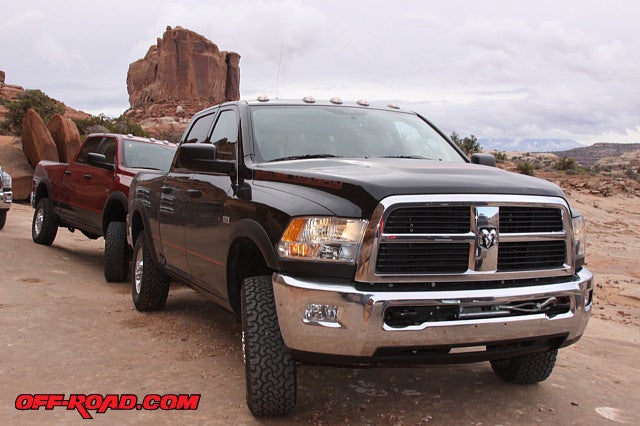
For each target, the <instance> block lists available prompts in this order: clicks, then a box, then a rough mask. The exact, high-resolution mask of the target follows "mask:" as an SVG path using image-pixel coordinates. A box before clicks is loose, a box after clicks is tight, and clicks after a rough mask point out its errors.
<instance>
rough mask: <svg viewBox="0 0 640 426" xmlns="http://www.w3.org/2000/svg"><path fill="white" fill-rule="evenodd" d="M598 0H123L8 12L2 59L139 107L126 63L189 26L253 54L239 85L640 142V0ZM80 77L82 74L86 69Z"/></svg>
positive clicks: (87, 94) (1, 24)
mask: <svg viewBox="0 0 640 426" xmlns="http://www.w3.org/2000/svg"><path fill="white" fill-rule="evenodd" d="M615 6H616V7H612V6H611V5H608V4H605V3H603V2H601V1H596V0H582V1H578V0H571V1H566V2H556V1H551V0H540V1H537V2H528V3H522V2H511V1H506V0H493V1H486V2H468V1H462V0H450V1H449V2H447V3H446V4H443V3H442V2H436V1H431V0H405V1H403V2H400V3H398V2H396V3H391V2H388V1H383V0H370V1H364V0H358V1H349V2H345V1H340V0H325V1H322V2H317V1H312V0H258V1H250V0H236V1H234V2H228V1H222V0H212V1H209V2H201V1H196V0H183V1H180V2H178V1H175V0H173V1H163V0H158V1H151V0H143V1H139V2H130V1H124V0H112V1H111V2H110V3H109V5H108V7H102V8H100V9H98V8H97V7H96V6H95V5H94V4H92V3H90V2H84V3H78V4H77V5H76V6H75V7H74V8H73V9H72V10H70V9H68V8H67V9H65V10H61V9H60V8H58V7H56V6H55V5H54V4H52V3H50V2H44V1H38V0H24V1H23V2H21V3H15V2H14V3H13V4H12V11H11V12H10V13H9V14H7V15H3V16H0V51H2V52H3V54H2V60H3V62H2V63H0V68H2V69H4V70H6V71H7V80H8V81H11V82H12V83H13V82H15V83H16V84H23V85H25V86H26V87H33V88H35V87H37V88H42V89H43V90H45V91H47V93H49V94H50V95H52V96H61V97H63V98H62V100H63V101H64V102H65V103H67V104H69V105H71V106H74V107H76V108H81V109H83V108H84V109H87V110H91V111H99V110H100V108H101V105H103V108H105V110H106V109H109V110H110V111H113V110H114V108H117V106H118V105H119V106H120V108H121V111H124V109H126V108H127V106H128V103H127V93H126V83H125V79H126V72H127V67H128V65H129V63H131V62H133V61H135V60H137V59H140V58H142V57H143V56H144V55H145V53H146V52H147V50H148V48H149V46H150V45H151V44H154V43H155V42H156V38H157V37H161V36H162V33H163V32H164V30H165V27H166V26H167V25H170V26H178V25H180V26H182V27H184V28H188V29H190V30H193V31H196V32H198V33H200V34H202V35H204V36H205V37H207V38H209V39H211V40H212V41H214V42H215V43H216V44H217V45H218V46H219V47H220V49H222V50H231V51H236V52H238V53H240V54H241V56H242V59H241V61H240V67H241V96H243V97H246V98H253V97H254V96H255V95H257V94H258V93H267V94H268V95H270V96H271V97H275V95H276V75H277V73H278V70H277V67H278V62H279V57H280V51H281V48H282V47H283V46H284V48H283V50H282V52H283V54H282V64H281V69H280V80H279V84H278V86H279V87H278V92H279V95H280V97H294V98H299V97H302V96H303V95H307V94H311V95H314V96H315V97H316V98H328V97H331V96H335V95H337V96H341V97H342V98H343V99H356V98H368V99H369V100H372V101H375V100H376V99H379V100H394V101H398V102H399V103H400V104H401V105H413V106H415V107H416V109H419V110H420V111H421V112H423V113H425V115H427V116H428V117H429V118H431V119H433V121H434V122H435V123H436V124H439V125H441V126H442V127H443V128H444V129H452V130H457V131H458V132H459V133H460V134H470V133H473V134H475V135H476V136H478V137H499V136H505V137H508V136H514V137H569V138H572V139H575V140H578V141H581V142H585V141H593V140H598V138H600V137H602V138H605V137H610V138H612V139H615V140H618V141H627V142H640V138H638V130H637V129H638V125H639V117H640V85H638V84H637V82H636V80H637V76H638V75H640V39H639V38H638V37H637V23H636V17H637V16H638V15H639V14H640V4H639V3H637V2H635V1H632V0H621V1H619V2H616V5H615ZM76 83H77V84H76Z"/></svg>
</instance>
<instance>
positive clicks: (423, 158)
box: [382, 155, 433, 160]
mask: <svg viewBox="0 0 640 426" xmlns="http://www.w3.org/2000/svg"><path fill="white" fill-rule="evenodd" d="M382 158H413V159H414V160H433V158H429V157H423V156H421V155H385V156H384V157H382Z"/></svg>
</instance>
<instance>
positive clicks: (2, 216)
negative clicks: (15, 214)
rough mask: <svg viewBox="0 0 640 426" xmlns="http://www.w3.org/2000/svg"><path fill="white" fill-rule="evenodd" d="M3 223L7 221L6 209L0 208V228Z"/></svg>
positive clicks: (2, 226)
mask: <svg viewBox="0 0 640 426" xmlns="http://www.w3.org/2000/svg"><path fill="white" fill-rule="evenodd" d="M5 223H7V211H6V210H0V229H2V228H4V224H5Z"/></svg>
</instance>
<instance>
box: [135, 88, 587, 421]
mask: <svg viewBox="0 0 640 426" xmlns="http://www.w3.org/2000/svg"><path fill="white" fill-rule="evenodd" d="M492 166H495V159H494V158H493V156H490V155H487V154H476V155H474V156H472V158H471V160H469V159H467V157H465V155H464V154H463V153H462V152H461V151H460V150H459V149H458V148H457V147H456V146H455V144H453V143H452V142H451V141H449V140H448V139H447V138H446V137H445V136H444V135H443V133H442V132H440V131H439V130H438V129H436V128H435V127H434V126H433V125H432V124H431V123H429V122H428V121H427V120H426V119H424V118H423V117H421V116H420V115H418V114H416V113H413V112H409V111H404V110H401V109H399V108H398V107H397V106H396V105H389V106H388V107H372V106H369V105H368V103H367V102H366V101H358V102H357V103H353V104H349V105H347V104H346V103H344V102H343V101H342V100H340V99H335V98H334V99H332V100H331V101H328V102H316V101H315V100H314V99H312V98H305V99H304V100H302V101H280V100H279V101H269V100H268V99H260V100H258V101H255V102H245V101H240V102H231V103H225V104H222V105H218V106H215V107H212V108H209V109H207V110H204V111H201V112H200V113H198V114H197V115H196V116H195V117H194V118H193V119H192V121H191V122H190V124H189V126H188V128H187V130H186V132H185V134H184V136H183V138H182V141H181V143H180V145H179V147H178V150H177V152H176V155H175V157H174V159H173V163H172V165H171V168H170V170H169V172H168V173H161V172H142V173H140V174H138V175H137V176H136V178H135V179H134V181H133V182H132V184H131V191H130V197H129V215H128V238H129V239H130V242H131V244H132V245H133V246H134V253H133V262H132V274H131V275H132V293H133V300H134V304H135V306H136V308H137V309H138V310H140V311H146V310H154V309H161V308H162V307H163V306H164V305H165V303H166V300H167V295H168V291H169V283H170V280H171V279H172V278H173V279H177V280H180V281H183V282H185V283H187V284H188V285H190V286H191V287H193V288H194V289H196V290H198V291H200V292H201V293H202V294H203V295H205V296H207V297H209V298H211V299H212V300H214V301H215V302H216V303H218V304H219V305H221V306H222V307H223V308H226V309H228V310H229V311H231V312H233V313H234V314H235V315H236V316H237V318H238V319H240V320H241V321H242V336H243V337H242V343H243V351H244V357H245V366H246V390H247V403H248V406H249V408H250V410H251V411H252V413H253V414H254V415H255V416H275V415H282V414H286V413H289V412H291V411H292V410H293V409H294V406H295V404H296V364H297V363H299V362H305V363H323V364H337V365H389V364H391V365H394V364H395V365H407V364H416V365H423V364H430V363H442V362H448V363H457V362H478V361H490V362H491V366H492V368H493V370H494V371H495V373H496V374H497V375H498V376H499V377H500V378H502V379H503V380H505V381H507V382H511V383H522V384H530V383H537V382H540V381H543V380H545V379H546V378H547V377H548V376H549V375H550V374H551V372H552V369H553V367H554V365H555V361H556V355H557V351H558V349H559V348H561V347H564V346H567V345H570V344H572V343H574V342H576V341H577V340H578V339H579V338H580V337H581V335H582V334H583V332H584V330H585V327H586V325H587V321H588V319H589V315H590V311H591V308H592V304H593V292H594V283H593V276H592V274H591V273H590V272H589V271H588V270H587V269H586V268H584V267H583V265H584V256H585V239H586V237H585V227H584V220H583V218H582V217H581V216H580V215H579V214H578V213H577V212H576V211H575V210H573V209H572V208H571V207H570V206H569V204H568V202H567V199H566V197H565V196H564V194H563V193H562V191H561V190H560V188H558V187H557V186H556V185H554V184H552V183H550V182H547V181H543V180H540V179H536V178H532V177H529V176H523V175H518V174H513V173H509V172H506V171H503V170H500V169H497V168H495V167H492Z"/></svg>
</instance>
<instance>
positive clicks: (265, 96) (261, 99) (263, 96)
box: [258, 95, 269, 102]
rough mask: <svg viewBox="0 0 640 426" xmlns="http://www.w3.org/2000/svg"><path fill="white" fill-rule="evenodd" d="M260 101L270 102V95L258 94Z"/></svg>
mask: <svg viewBox="0 0 640 426" xmlns="http://www.w3.org/2000/svg"><path fill="white" fill-rule="evenodd" d="M258 102H269V97H268V96H267V95H260V96H258Z"/></svg>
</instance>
